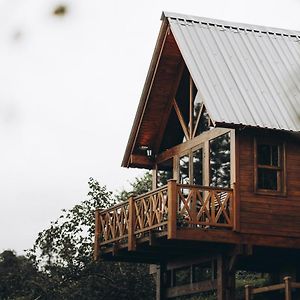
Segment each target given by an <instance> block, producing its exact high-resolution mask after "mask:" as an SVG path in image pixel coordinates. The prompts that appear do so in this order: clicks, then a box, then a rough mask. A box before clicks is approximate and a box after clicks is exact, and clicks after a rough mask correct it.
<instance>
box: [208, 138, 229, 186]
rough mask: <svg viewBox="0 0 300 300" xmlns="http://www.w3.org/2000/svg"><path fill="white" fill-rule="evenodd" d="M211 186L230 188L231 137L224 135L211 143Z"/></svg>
mask: <svg viewBox="0 0 300 300" xmlns="http://www.w3.org/2000/svg"><path fill="white" fill-rule="evenodd" d="M209 148H210V149H209V150H210V185H211V186H216V187H230V135H229V133H226V134H223V135H221V136H219V137H217V138H215V139H213V140H211V141H210V142H209Z"/></svg>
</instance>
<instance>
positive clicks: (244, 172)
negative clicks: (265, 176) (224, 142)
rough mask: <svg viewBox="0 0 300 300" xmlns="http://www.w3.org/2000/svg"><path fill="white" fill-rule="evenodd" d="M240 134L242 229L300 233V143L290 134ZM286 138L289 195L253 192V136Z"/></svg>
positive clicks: (287, 233)
mask: <svg viewBox="0 0 300 300" xmlns="http://www.w3.org/2000/svg"><path fill="white" fill-rule="evenodd" d="M237 134H238V136H239V139H238V140H239V179H238V180H239V188H240V232H241V233H253V234H264V235H271V236H272V235H277V236H284V237H300V143H299V140H297V139H296V138H293V137H292V136H291V135H290V134H284V133H281V132H278V131H277V132H274V131H273V132H271V131H268V132H263V131H261V130H260V131H254V130H244V131H241V132H237ZM264 135H266V137H268V138H270V136H271V138H274V139H275V140H277V141H283V142H285V152H286V191H287V193H286V195H284V196H282V195H276V196H274V195H273V196H272V195H262V194H258V193H255V192H254V190H255V189H254V172H255V170H254V138H255V137H262V136H264Z"/></svg>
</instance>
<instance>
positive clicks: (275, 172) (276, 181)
mask: <svg viewBox="0 0 300 300" xmlns="http://www.w3.org/2000/svg"><path fill="white" fill-rule="evenodd" d="M255 160H256V161H255V164H256V176H255V181H256V182H255V186H256V190H257V191H258V192H266V193H270V192H271V193H274V192H275V193H283V192H284V191H285V180H284V145H283V144H278V143H268V142H265V141H257V142H256V159H255Z"/></svg>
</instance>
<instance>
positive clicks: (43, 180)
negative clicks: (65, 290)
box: [0, 0, 300, 253]
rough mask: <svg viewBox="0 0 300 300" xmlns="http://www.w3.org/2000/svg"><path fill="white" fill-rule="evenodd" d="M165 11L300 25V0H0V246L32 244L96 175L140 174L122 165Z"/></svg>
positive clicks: (105, 181) (113, 183)
mask: <svg viewBox="0 0 300 300" xmlns="http://www.w3.org/2000/svg"><path fill="white" fill-rule="evenodd" d="M60 3H63V4H67V5H68V7H69V13H68V14H67V15H66V16H65V17H63V18H59V17H53V16H52V14H51V12H52V10H53V8H54V7H55V6H56V5H57V4H60ZM163 10H167V11H173V12H179V13H186V14H192V15H198V16H204V17H210V18H218V19H225V20H231V21H237V22H243V23H250V24H259V25H269V26H273V27H282V28H288V29H298V30H300V18H299V11H300V0H281V1H279V0H277V1H274V0H265V1H261V0H259V1H258V0H252V1H242V0H229V1H226V0H210V1H199V0H185V1H183V0H181V1H178V0H161V1H158V0H152V1H142V0H132V1H124V0H123V1H113V0H110V1H103V0H102V1H101V0H100V1H99V0H84V1H82V0H81V1H80V0H73V1H52V0H43V1H41V0H0V141H1V142H0V145H1V147H0V203H1V206H0V252H1V251H2V250H4V249H8V248H10V249H15V250H17V251H18V253H22V252H21V251H22V249H27V248H30V247H31V246H32V245H33V242H34V240H35V238H36V237H37V234H38V232H39V231H41V230H43V229H45V228H47V226H48V225H49V223H50V221H51V220H54V219H56V218H57V217H58V216H59V212H60V210H61V209H62V208H71V207H72V206H73V205H74V204H76V203H78V202H80V201H81V200H83V199H85V196H86V194H87V192H88V187H87V181H88V178H89V177H94V178H96V179H98V180H99V182H100V183H101V184H102V185H107V187H108V188H109V189H110V190H116V189H121V188H122V187H123V186H124V187H127V186H128V180H132V179H133V178H134V177H135V176H138V175H140V174H141V171H140V170H127V169H123V168H121V167H120V164H121V160H122V157H123V153H124V150H125V147H126V143H127V139H128V136H129V133H130V129H131V125H132V122H133V118H134V115H135V111H136V109H137V105H138V101H139V97H140V94H141V92H142V87H143V84H144V81H145V78H146V73H147V70H148V67H149V63H150V59H151V56H152V52H153V48H154V45H155V41H156V38H157V34H158V30H159V28H160V24H161V22H160V16H161V12H162V11H163Z"/></svg>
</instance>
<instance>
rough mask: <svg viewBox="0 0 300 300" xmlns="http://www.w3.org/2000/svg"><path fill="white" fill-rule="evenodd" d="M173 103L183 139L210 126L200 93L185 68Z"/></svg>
mask: <svg viewBox="0 0 300 300" xmlns="http://www.w3.org/2000/svg"><path fill="white" fill-rule="evenodd" d="M173 105H174V108H175V111H176V114H177V117H178V119H179V121H180V124H181V126H182V129H183V132H184V135H185V140H190V139H192V138H194V137H195V136H197V135H199V134H201V133H202V132H204V131H206V130H209V129H210V127H212V122H211V120H210V117H209V115H208V113H207V111H206V109H205V106H204V104H203V101H202V99H201V96H200V93H198V90H197V88H196V85H195V83H194V81H193V79H192V77H191V76H190V74H189V72H188V70H187V68H186V69H185V71H184V72H183V75H182V78H181V81H180V83H179V86H178V89H177V93H176V95H175V99H174V101H173Z"/></svg>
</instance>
